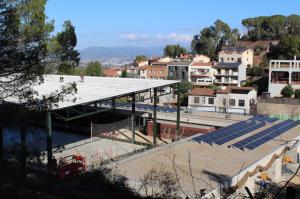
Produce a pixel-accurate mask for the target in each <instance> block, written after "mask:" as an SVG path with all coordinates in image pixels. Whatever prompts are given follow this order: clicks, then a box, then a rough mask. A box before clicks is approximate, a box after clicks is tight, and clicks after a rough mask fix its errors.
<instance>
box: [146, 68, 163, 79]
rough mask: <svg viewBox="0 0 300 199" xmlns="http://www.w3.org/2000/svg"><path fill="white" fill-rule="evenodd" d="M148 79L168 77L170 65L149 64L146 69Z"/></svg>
mask: <svg viewBox="0 0 300 199" xmlns="http://www.w3.org/2000/svg"><path fill="white" fill-rule="evenodd" d="M146 77H147V79H167V78H168V67H167V66H147V70H146Z"/></svg>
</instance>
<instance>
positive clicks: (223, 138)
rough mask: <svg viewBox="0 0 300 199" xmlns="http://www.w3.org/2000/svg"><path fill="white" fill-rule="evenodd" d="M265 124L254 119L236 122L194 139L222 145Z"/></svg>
mask: <svg viewBox="0 0 300 199" xmlns="http://www.w3.org/2000/svg"><path fill="white" fill-rule="evenodd" d="M263 126H264V123H262V122H257V121H254V120H246V121H241V122H238V123H235V124H233V125H230V126H228V127H224V128H221V129H218V130H216V131H214V132H211V133H208V134H205V135H200V136H197V137H195V138H193V140H194V141H197V142H199V143H201V142H205V143H208V144H212V143H214V144H218V145H221V144H224V143H226V142H228V141H230V140H233V139H235V138H237V137H240V136H242V135H245V134H247V133H250V132H252V131H254V130H256V129H259V128H261V127H263Z"/></svg>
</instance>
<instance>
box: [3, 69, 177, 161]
mask: <svg viewBox="0 0 300 199" xmlns="http://www.w3.org/2000/svg"><path fill="white" fill-rule="evenodd" d="M74 82H75V83H76V88H77V92H76V93H74V94H73V95H70V96H67V97H65V98H64V100H62V101H59V102H58V103H57V104H56V106H54V107H53V108H52V109H51V110H49V111H47V113H46V116H47V117H46V118H47V119H46V124H47V159H48V164H49V163H50V162H51V160H52V117H53V116H54V117H56V118H58V119H62V120H64V121H70V120H74V119H78V118H81V117H86V116H90V115H93V114H97V113H100V112H104V111H108V110H112V109H113V110H114V109H115V99H118V98H121V97H131V98H132V101H131V103H132V112H131V117H132V118H133V120H132V121H133V122H132V142H133V143H134V142H135V136H134V131H135V122H134V118H135V107H136V106H135V103H136V102H137V101H138V100H136V96H140V95H141V94H143V93H146V92H148V91H150V92H151V90H153V91H154V97H152V96H150V98H154V100H153V101H154V109H153V115H154V118H153V120H154V121H153V124H154V127H153V131H154V132H153V136H154V137H153V139H154V144H155V143H156V137H157V132H156V131H157V127H156V123H157V122H156V112H157V110H156V109H157V105H156V104H157V98H158V97H159V96H163V95H165V94H166V93H164V92H162V91H163V90H164V88H165V87H168V86H171V85H176V84H177V89H176V90H177V96H178V99H179V92H180V88H179V81H174V80H172V81H171V80H149V79H131V78H108V77H87V76H86V77H80V76H62V75H45V76H44V82H43V83H42V84H39V85H34V86H33V90H34V91H36V92H37V93H38V94H37V95H36V96H35V98H36V99H37V100H40V99H41V98H42V96H49V95H51V93H54V92H55V91H58V90H60V89H61V87H62V86H64V85H66V84H68V83H74ZM158 90H159V91H160V95H158V94H157V93H158ZM6 101H7V102H11V103H16V104H18V103H20V100H19V99H17V98H14V97H10V98H8V99H6ZM107 101H111V102H112V104H113V106H112V107H111V108H107V107H103V106H102V103H104V102H107ZM178 102H179V101H178ZM21 103H23V102H21ZM177 104H178V105H177V130H178V132H177V133H179V129H180V102H179V103H177Z"/></svg>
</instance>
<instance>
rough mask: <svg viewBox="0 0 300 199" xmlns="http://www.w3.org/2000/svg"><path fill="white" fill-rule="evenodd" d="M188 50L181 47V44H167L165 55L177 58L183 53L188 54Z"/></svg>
mask: <svg viewBox="0 0 300 199" xmlns="http://www.w3.org/2000/svg"><path fill="white" fill-rule="evenodd" d="M186 53H187V50H186V48H184V47H181V46H180V45H179V44H177V45H167V46H166V47H165V48H164V56H165V57H172V58H176V57H179V56H180V55H182V54H186Z"/></svg>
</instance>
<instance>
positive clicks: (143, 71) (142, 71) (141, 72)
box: [139, 66, 147, 79]
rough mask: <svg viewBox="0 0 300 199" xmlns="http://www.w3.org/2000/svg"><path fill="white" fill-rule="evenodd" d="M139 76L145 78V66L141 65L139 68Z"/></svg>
mask: <svg viewBox="0 0 300 199" xmlns="http://www.w3.org/2000/svg"><path fill="white" fill-rule="evenodd" d="M139 69H140V71H139V76H140V79H147V66H142V67H140V68H139Z"/></svg>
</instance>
